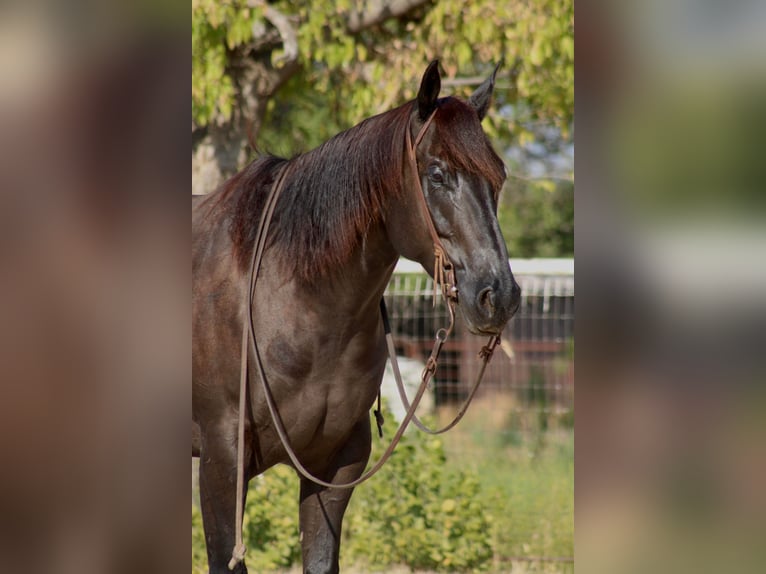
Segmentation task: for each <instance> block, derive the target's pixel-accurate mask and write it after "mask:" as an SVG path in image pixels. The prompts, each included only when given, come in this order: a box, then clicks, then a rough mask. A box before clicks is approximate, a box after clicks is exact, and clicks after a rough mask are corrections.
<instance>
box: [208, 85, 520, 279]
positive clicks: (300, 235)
mask: <svg viewBox="0 0 766 574" xmlns="http://www.w3.org/2000/svg"><path fill="white" fill-rule="evenodd" d="M414 105H415V104H414V102H412V101H411V102H408V103H406V104H404V105H402V106H400V107H398V108H395V109H393V110H390V111H388V112H384V113H382V114H379V115H377V116H373V117H371V118H368V119H366V120H364V121H362V122H361V123H359V124H357V125H356V126H354V127H352V128H349V129H348V130H346V131H343V132H341V133H339V134H338V135H336V136H334V137H332V138H331V139H329V140H327V141H326V142H325V143H323V144H321V145H320V146H319V147H317V148H315V149H313V150H311V151H309V152H307V153H304V154H301V155H298V156H296V157H294V158H292V159H289V160H288V159H285V158H280V157H276V156H272V155H264V156H261V157H259V158H257V159H255V160H254V161H252V162H251V163H250V164H248V165H247V166H246V167H245V168H244V169H243V170H242V171H240V172H239V173H237V174H235V175H234V176H232V177H231V178H230V179H229V180H228V181H226V182H225V183H224V184H223V186H222V187H221V188H220V189H219V190H218V192H217V194H218V201H217V203H218V204H219V205H221V206H222V207H223V208H224V209H226V210H227V211H228V212H229V214H230V217H229V233H230V236H231V240H232V243H233V247H234V254H235V257H236V259H237V263H238V265H239V267H240V269H241V270H243V271H244V270H246V269H247V267H248V265H249V262H250V258H251V255H252V250H253V247H254V243H255V240H256V233H257V229H258V224H259V222H260V216H261V212H262V209H263V207H264V205H265V202H266V197H267V195H268V192H269V190H270V189H271V187H272V186H273V185H274V182H275V181H276V180H277V178H278V177H279V175H280V171H281V170H287V171H286V173H285V174H284V179H283V183H282V185H283V189H282V192H281V195H280V198H279V200H278V203H277V206H276V209H275V211H274V216H273V219H272V222H271V227H270V229H269V243H268V246H269V247H270V248H273V249H274V250H275V253H276V254H277V257H278V259H279V260H280V262H281V264H282V265H283V266H285V269H287V270H288V271H291V272H293V273H294V274H295V275H297V276H298V277H299V278H301V279H302V280H304V281H307V282H308V281H312V280H315V279H317V278H318V277H321V276H324V275H326V274H327V273H328V272H329V271H330V270H331V269H334V268H337V267H338V266H340V265H342V264H343V263H344V262H346V261H347V260H348V258H349V257H350V255H351V254H352V253H353V251H354V250H355V249H356V248H357V247H358V246H359V244H360V243H361V241H362V240H363V237H364V236H365V234H366V233H367V231H368V229H369V228H370V226H371V225H373V224H374V223H377V222H379V221H380V220H381V218H382V216H383V213H384V209H385V206H386V204H387V202H388V201H389V200H391V199H395V198H396V197H398V196H399V195H400V194H401V193H402V189H403V186H402V177H403V174H404V173H405V165H404V164H405V162H406V153H405V150H404V142H405V130H407V129H409V122H410V118H411V115H412V113H413V111H414ZM439 109H440V111H439V112H438V113H437V117H436V118H434V125H436V129H437V130H438V131H437V134H439V135H440V142H441V144H442V146H443V150H444V152H445V157H446V158H447V160H448V161H449V162H450V163H452V164H454V165H455V167H458V168H462V169H466V170H468V171H470V172H475V173H481V174H482V175H483V176H484V177H487V178H488V180H489V182H490V184H491V185H493V188H494V189H495V191H496V193H497V192H498V191H499V187H500V186H501V185H502V182H503V180H504V178H505V175H504V168H503V163H502V161H501V160H500V159H499V158H498V157H497V155H496V154H495V152H494V150H492V146H491V145H490V143H489V141H488V140H487V138H486V135H485V134H484V132H483V131H482V130H481V127H480V126H479V125H478V122H476V120H475V117H474V119H473V121H470V119H469V118H467V117H466V116H465V114H466V113H474V114H475V112H472V110H471V109H470V108H469V107H468V106H467V105H466V104H465V102H462V101H460V100H457V99H456V98H450V97H448V98H442V99H440V100H439ZM442 109H443V110H444V111H443V112H442ZM476 130H478V134H477V133H476ZM441 132H443V133H441ZM456 134H458V135H457V136H456ZM459 134H462V135H459ZM477 142H479V143H478V144H477ZM481 142H485V143H484V144H482V143H481Z"/></svg>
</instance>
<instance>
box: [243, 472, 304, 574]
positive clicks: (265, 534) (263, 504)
mask: <svg viewBox="0 0 766 574" xmlns="http://www.w3.org/2000/svg"><path fill="white" fill-rule="evenodd" d="M299 490H300V484H299V481H298V477H297V475H296V474H295V472H294V471H293V470H292V469H291V468H289V467H286V466H278V467H275V468H273V469H271V470H270V471H269V472H268V473H266V474H264V475H263V476H260V477H257V478H254V479H253V480H251V481H250V486H249V488H248V494H247V506H246V507H245V513H244V522H243V530H242V532H243V533H245V546H247V548H248V550H247V557H248V562H249V563H250V564H253V565H258V570H276V569H277V568H282V567H288V566H290V565H291V564H294V563H297V562H300V557H301V545H300V539H299V535H300V526H299V520H298V492H299Z"/></svg>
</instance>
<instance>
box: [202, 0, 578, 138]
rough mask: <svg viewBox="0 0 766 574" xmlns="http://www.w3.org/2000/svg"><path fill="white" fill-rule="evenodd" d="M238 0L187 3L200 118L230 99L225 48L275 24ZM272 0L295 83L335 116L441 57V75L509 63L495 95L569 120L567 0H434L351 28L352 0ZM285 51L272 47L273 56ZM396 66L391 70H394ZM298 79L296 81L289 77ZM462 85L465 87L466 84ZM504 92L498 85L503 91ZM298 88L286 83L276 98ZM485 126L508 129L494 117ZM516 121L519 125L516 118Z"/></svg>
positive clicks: (216, 116) (227, 106)
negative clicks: (295, 69) (288, 26)
mask: <svg viewBox="0 0 766 574" xmlns="http://www.w3.org/2000/svg"><path fill="white" fill-rule="evenodd" d="M248 4H250V5H256V6H257V3H254V2H249V3H248V2H246V1H244V0H231V1H229V2H225V3H221V2H216V1H214V0H195V1H194V2H193V3H192V110H193V111H192V115H193V119H194V121H195V122H196V123H197V124H198V125H200V126H203V125H205V124H207V123H208V122H212V121H220V120H221V119H228V118H229V117H230V113H231V107H232V105H233V103H234V92H233V87H232V86H234V85H236V82H233V81H232V75H236V74H237V73H238V70H236V69H229V68H227V66H228V63H229V60H228V52H227V50H228V51H231V50H235V49H237V48H240V47H242V48H247V47H248V46H249V45H251V43H252V42H253V41H254V40H257V38H253V29H254V26H253V24H256V26H255V29H256V30H263V31H264V33H265V31H266V30H269V29H271V28H272V26H271V24H270V23H269V22H268V20H267V19H265V18H264V16H263V13H262V11H261V10H257V9H253V8H250V7H248ZM270 6H271V7H273V8H274V9H275V10H278V11H279V12H280V13H282V14H283V15H285V16H287V17H288V18H289V19H290V21H291V23H292V24H293V26H294V27H295V29H296V34H297V39H298V50H299V59H300V63H301V64H302V72H301V73H300V74H299V77H300V79H301V81H300V83H301V84H302V86H301V88H302V89H303V88H308V89H310V90H313V91H317V92H318V93H320V94H323V95H324V97H325V104H326V106H327V107H328V108H329V109H332V110H334V112H335V114H336V121H337V122H338V123H339V124H341V125H346V126H349V125H353V124H354V123H356V122H358V121H359V120H360V119H361V118H364V117H367V116H369V115H372V114H374V113H378V112H381V111H384V110H386V109H388V108H390V107H392V106H393V105H395V104H398V103H400V102H402V101H404V100H406V99H408V98H411V97H413V96H414V94H415V91H416V89H417V86H418V79H419V77H420V74H422V71H423V68H424V64H425V63H426V62H427V61H428V60H429V59H432V58H437V57H438V58H440V59H441V61H442V65H443V66H444V69H445V72H446V77H447V79H451V78H456V77H457V76H458V73H459V74H460V76H463V77H465V76H473V75H476V74H484V75H486V74H487V73H488V72H489V70H490V69H491V66H492V65H493V64H494V63H496V62H499V61H500V60H501V59H505V61H506V70H505V71H504V73H506V74H507V72H508V70H512V76H511V77H510V78H509V79H510V85H509V84H508V81H503V82H500V83H499V86H498V92H499V94H498V95H499V99H500V102H501V103H507V102H513V101H516V100H522V101H525V102H528V103H529V104H530V108H529V109H531V110H533V114H532V115H533V117H536V118H546V119H547V120H549V121H552V122H554V123H556V124H557V125H559V127H561V128H562V129H563V130H566V129H568V126H569V125H570V123H571V119H572V114H573V101H574V67H573V66H574V43H573V26H574V9H573V2H572V0H564V1H563V2H562V1H560V0H533V1H531V2H515V3H512V2H495V1H493V0H479V1H477V2H470V3H466V2H463V0H439V1H437V2H433V3H426V4H424V5H423V6H421V7H418V8H415V9H414V10H412V11H411V12H410V13H408V14H407V15H405V17H401V18H392V19H389V20H386V21H385V22H383V23H382V24H379V25H377V26H372V27H369V28H367V29H364V30H361V31H358V32H354V33H352V32H350V31H349V24H348V22H349V12H350V9H351V2H349V1H348V0H341V1H338V2H336V1H334V0H332V1H331V0H299V1H292V0H291V1H289V2H288V1H287V0H280V1H276V2H271V3H270ZM279 56H281V51H280V50H279V49H278V50H275V51H274V52H273V53H272V54H271V60H272V64H274V65H276V62H277V61H278V59H279ZM392 71H394V73H392ZM293 88H297V86H295V85H294V86H293ZM464 91H466V92H467V90H464ZM500 92H502V93H500ZM296 93H297V92H296V91H294V90H290V89H288V90H286V91H284V92H281V93H280V98H286V99H290V97H291V95H295V94H296ZM489 123H490V124H491V125H490V129H491V130H493V131H495V132H498V131H503V130H505V129H507V126H506V125H505V124H506V122H503V121H502V120H500V118H499V116H497V115H493V116H491V118H490V122H489ZM511 127H515V128H517V129H524V128H523V127H522V126H521V124H518V125H516V126H511Z"/></svg>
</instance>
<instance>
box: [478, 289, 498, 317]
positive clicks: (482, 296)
mask: <svg viewBox="0 0 766 574" xmlns="http://www.w3.org/2000/svg"><path fill="white" fill-rule="evenodd" d="M479 306H480V307H481V308H482V309H484V310H485V311H486V313H487V315H489V316H490V317H491V316H492V315H494V314H495V291H494V289H492V287H487V288H485V289H482V290H481V292H480V293H479Z"/></svg>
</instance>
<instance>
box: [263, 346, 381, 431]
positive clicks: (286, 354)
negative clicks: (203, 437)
mask: <svg viewBox="0 0 766 574" xmlns="http://www.w3.org/2000/svg"><path fill="white" fill-rule="evenodd" d="M368 339H369V338H368ZM381 353H383V354H381ZM266 361H267V363H268V365H269V371H271V376H272V378H273V380H274V384H273V385H272V387H273V388H274V392H275V395H276V398H277V400H278V402H279V403H280V409H281V412H280V414H281V415H282V417H283V418H284V419H285V421H286V422H288V423H289V425H290V427H291V429H292V432H294V433H295V435H296V437H295V438H296V440H297V441H298V442H300V443H304V444H305V445H306V446H308V445H309V444H310V443H311V442H313V441H314V440H317V439H319V438H321V439H322V440H328V439H329V440H330V441H334V440H340V439H342V438H343V437H344V436H345V435H346V434H347V433H348V431H349V430H350V429H351V427H353V426H354V424H356V422H357V421H358V420H359V419H360V418H361V417H363V416H367V413H368V411H369V409H370V406H371V405H372V403H373V401H374V400H375V397H376V396H377V390H378V387H379V383H380V380H381V377H382V375H383V370H384V367H385V353H384V351H383V350H382V349H381V348H380V345H378V344H377V342H376V341H369V340H368V341H365V342H357V341H353V340H352V341H350V342H348V343H347V344H345V345H331V344H325V345H322V344H315V345H304V346H301V345H300V344H298V343H296V342H295V341H294V340H291V339H289V338H287V337H277V338H275V339H274V340H273V341H272V342H271V343H270V344H269V345H268V347H267V350H266Z"/></svg>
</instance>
